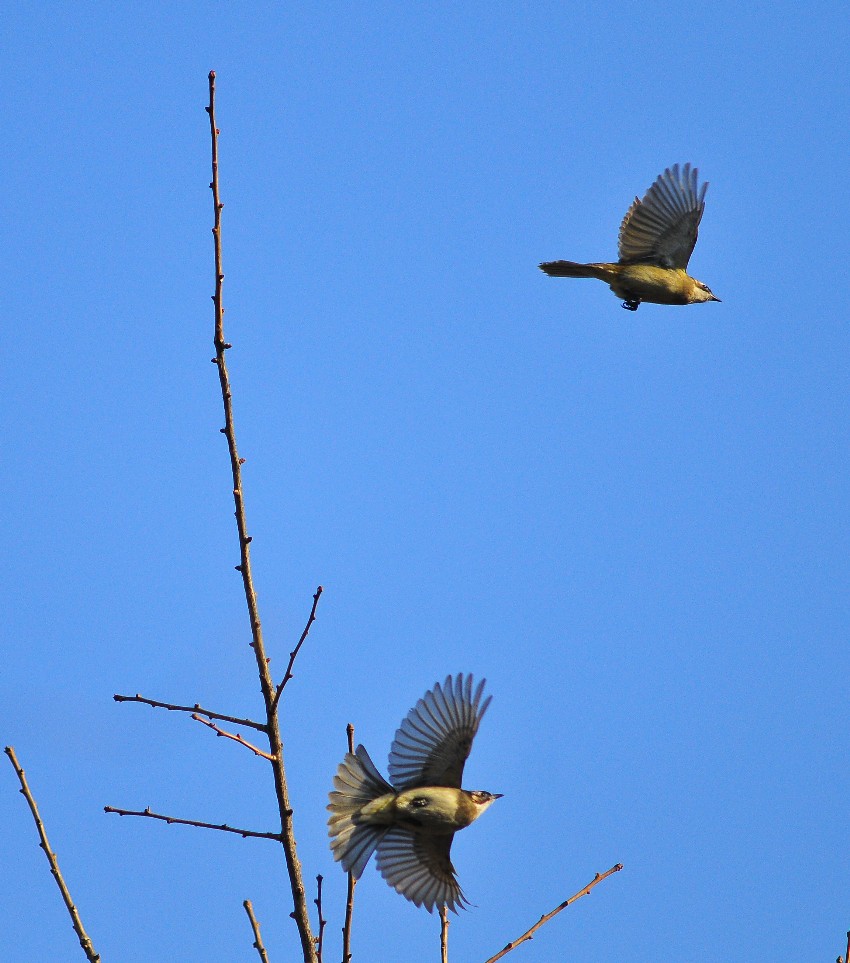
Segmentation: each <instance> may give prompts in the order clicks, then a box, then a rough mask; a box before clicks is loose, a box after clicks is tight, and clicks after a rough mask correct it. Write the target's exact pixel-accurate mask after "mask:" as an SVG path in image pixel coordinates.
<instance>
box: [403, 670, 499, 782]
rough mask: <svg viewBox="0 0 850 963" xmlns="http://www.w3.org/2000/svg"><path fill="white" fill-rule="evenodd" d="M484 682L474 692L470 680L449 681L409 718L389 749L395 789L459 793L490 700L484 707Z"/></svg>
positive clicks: (427, 696)
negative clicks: (436, 788) (433, 788)
mask: <svg viewBox="0 0 850 963" xmlns="http://www.w3.org/2000/svg"><path fill="white" fill-rule="evenodd" d="M484 682H485V680H484V679H482V680H481V681H480V682H479V683H478V685H477V686H476V687H475V691H474V692H473V690H472V676H471V675H467V676H464V675H463V674H462V673H461V674H458V675H456V676H455V677H454V678H452V677H451V676H448V677H447V678H446V681H445V682H444V683H443V685H442V686H441V685H440V683H439V682H438V683H437V684H436V685H435V686H434V688H433V689H431V690H430V691H429V692H426V693H425V695H424V696H423V697H422V698H421V699H420V700H419V702H417V703H416V705H415V706H414V707H413V708H412V709H411V710H410V712H408V714H407V718H406V719H404V721H403V722H402V724H401V725H400V726H399V728H398V731H397V732H396V734H395V739H393V744H392V746H391V747H390V763H389V773H390V780H391V782H392V784H393V785H394V786H395V788H396V789H398V790H402V789H412V788H414V787H416V786H451V787H453V788H454V789H460V781H461V777H462V776H463V766H464V763H465V762H466V759H467V757H468V756H469V751H470V749H472V740H473V739H474V737H475V733H476V732H478V726H479V725H480V723H481V719H482V717H483V716H484V713H485V712H486V711H487V706H488V705H489V704H490V699H491V698H492V697H491V696H487V698H486V699H484V701H483V702H482V701H481V694H482V692H483V691H484Z"/></svg>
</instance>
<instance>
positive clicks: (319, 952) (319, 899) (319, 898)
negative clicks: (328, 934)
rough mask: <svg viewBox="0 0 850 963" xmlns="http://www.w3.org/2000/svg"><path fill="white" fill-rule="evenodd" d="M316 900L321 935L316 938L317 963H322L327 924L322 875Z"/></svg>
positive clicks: (317, 887) (318, 879) (318, 883)
mask: <svg viewBox="0 0 850 963" xmlns="http://www.w3.org/2000/svg"><path fill="white" fill-rule="evenodd" d="M316 890H317V893H316V898H315V899H314V900H313V902H314V903H315V904H316V910H317V911H318V914H319V935H318V936H317V937H316V963H322V944H323V942H324V938H325V924H326V923H327V920H326V919H325V918H324V916H322V874H321V873H319V875H318V876H317V877H316Z"/></svg>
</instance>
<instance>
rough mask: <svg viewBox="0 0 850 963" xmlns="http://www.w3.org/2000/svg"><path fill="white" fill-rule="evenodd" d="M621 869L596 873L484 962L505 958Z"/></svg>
mask: <svg viewBox="0 0 850 963" xmlns="http://www.w3.org/2000/svg"><path fill="white" fill-rule="evenodd" d="M622 868H623V864H622V863H617V865H616V866H612V867H611V868H610V869H609V870H606V871H605V872H604V873H597V874H596V875H595V876H594V877H593V879H592V880H591V881H590V882H589V883H588V884H587V886H583V887H582V888H581V889H580V890H579V891H578V892H577V893H575V894H574V895H573V896H571V897H570V898H569V899H566V900H564V902H563V903H561V905H560V906H556V907H555V909H553V910H552V912H551V913H546V914H545V915H544V916H541V917H540V919H539V920H538V921H537V922H536V923H535V924H534V926H532V927H531V929H529V930H526V931H525V933H523V934H522V936H520V937H517V939H515V940H511V942H510V943H508V944H507V945H506V946H505V947H504V949H501V950H499V952H498V953H497V954H496V955H495V956H491V957H490V958H489V959H488V960H486V961H485V963H496V960H501V958H502V957H503V956H507V954H508V953H510V952H511V950H515V949H516V948H517V947H518V946H519V945H520V943H524V942H525V941H526V940H530V939H532V938H533V936H534V934H535V933H536V932H537V931H538V930H539V929H540V927H541V926H543V925H545V924H546V923H548V922H549V920H551V919H552V917H553V916H557V915H558V913H560V912H561V910H564V909H566V908H567V907H568V906H569V905H570V904H571V903H575V901H576V900H577V899H581V897H582V896H587V894H588V893H589V892H590V891H591V890H592V889H593V887H594V886H598V885H599V883H601V882H602V880H603V879H607V878H608V877H609V876H612V875H613V874H614V873H619V872H620V870H621V869H622Z"/></svg>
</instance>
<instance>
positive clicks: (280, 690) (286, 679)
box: [272, 585, 324, 710]
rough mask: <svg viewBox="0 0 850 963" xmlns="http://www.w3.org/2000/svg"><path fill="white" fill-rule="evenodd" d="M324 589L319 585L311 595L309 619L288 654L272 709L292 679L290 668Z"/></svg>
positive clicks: (314, 617) (311, 622)
mask: <svg viewBox="0 0 850 963" xmlns="http://www.w3.org/2000/svg"><path fill="white" fill-rule="evenodd" d="M323 591H324V589H323V588H322V586H321V585H320V586H319V587H318V588H317V589H316V592H315V594H314V595H313V607H312V609H310V618H308V619H307V624H306V625H305V626H304V631H303V632H302V633H301V638H300V639H299V640H298V645H296V646H295V648H294V649H293V650H292V651H291V652H290V653H289V664H288V665H287V667H286V672H284V673H283V679H282V680H281V683H280V685H279V686H278V687H277V691H276V692H275V694H274V702H273V703H272V709H274V710H276V709H277V704H278V702H280V697H281V695H282V694H283V690H284V689H285V688H286V683H287V682H289V680H290V679H291V678H292V667H293V666H294V665H295V660H296V659H297V658H298V653H299V651H300V650H301V646H302V645H304V640H305V639H306V638H307V635H308V634H309V632H310V626H311V625H312V624H313V623H314V622H315V621H316V606H317V605H318V604H319V599H320V598H321V596H322V592H323Z"/></svg>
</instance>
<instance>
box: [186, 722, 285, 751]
mask: <svg viewBox="0 0 850 963" xmlns="http://www.w3.org/2000/svg"><path fill="white" fill-rule="evenodd" d="M192 718H193V719H194V720H195V722H200V723H201V725H203V726H206V727H207V728H208V729H212V730H213V732H214V733H215V734H216V735H217V736H224V738H225V739H232V740H233V741H234V742H238V743H239V745H240V746H244V747H245V748H246V749H250V750H251V752H253V753H254V754H255V755H257V756H261V757H262V758H263V759H268V761H269V762H274V761H275V760H274V756H270V755H269V754H268V753H267V752H263V750H262V749H258V748H257V747H256V746H255V745H252V744H251V743H250V742H248V741H247V740H246V739H243V738H242V736H241V735H240V734H239V733H238V732H237V733H236V734H234V733H232V732H226V731H225V730H224V729H222V728H220V727H219V726H217V725H216V724H215V723H214V722H211V721H210V720H208V719H204V718H202V717H201V716H199V715H198V714H197V713H196V712H195V713H193V714H192Z"/></svg>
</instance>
